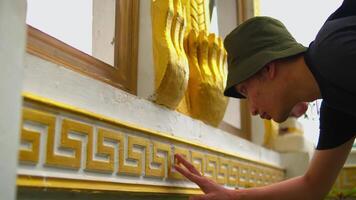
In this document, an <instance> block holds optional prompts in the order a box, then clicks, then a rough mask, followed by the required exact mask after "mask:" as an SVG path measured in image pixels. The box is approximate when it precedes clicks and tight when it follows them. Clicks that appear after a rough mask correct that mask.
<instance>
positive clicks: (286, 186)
mask: <svg viewBox="0 0 356 200" xmlns="http://www.w3.org/2000/svg"><path fill="white" fill-rule="evenodd" d="M224 45H225V48H226V50H227V53H228V65H229V74H228V81H227V88H226V90H225V95H226V96H230V97H235V98H246V99H247V101H248V103H249V107H250V110H251V112H252V114H254V115H257V114H259V115H260V116H261V117H262V118H265V119H273V120H275V121H277V122H282V121H284V120H285V119H286V118H287V117H288V115H289V114H290V111H291V110H292V108H293V107H294V106H295V105H296V104H298V103H299V102H310V101H314V100H316V99H323V102H322V105H321V109H320V137H319V142H318V145H317V148H316V151H315V154H314V157H313V159H312V161H311V163H310V166H309V168H308V170H307V172H306V173H305V175H303V176H300V177H296V178H293V179H290V180H286V181H283V182H280V183H277V184H273V185H269V186H265V187H259V188H251V189H241V190H229V189H226V188H224V187H222V186H219V185H218V184H216V183H215V182H213V181H211V180H209V179H207V178H205V177H203V176H201V175H200V173H199V172H198V171H197V170H196V169H195V168H194V167H193V166H192V165H191V164H190V163H189V162H187V161H186V160H185V159H184V158H183V157H182V156H180V155H176V160H177V163H178V164H176V165H175V168H176V170H177V171H179V172H180V173H181V174H183V175H184V176H185V177H187V178H188V179H189V180H191V181H193V182H195V183H196V184H197V185H199V187H200V188H201V189H202V191H203V192H204V193H205V194H204V195H200V196H194V197H191V199H194V200H213V199H236V200H240V199H241V200H244V199H264V200H267V199H281V200H288V199H297V200H300V199H303V200H306V199H311V200H318V199H323V198H324V197H325V196H326V194H327V193H328V192H329V190H330V189H331V187H332V185H333V183H334V181H335V179H336V178H337V175H338V173H339V171H340V169H341V168H342V166H343V164H344V162H345V160H346V158H347V155H348V153H349V152H350V149H351V147H352V144H353V142H354V139H355V135H356V1H355V0H345V1H344V2H343V4H342V5H341V7H340V8H339V9H338V10H336V11H335V12H334V13H333V14H332V15H331V16H330V17H329V18H328V19H327V21H326V22H325V24H324V25H323V27H322V28H321V30H320V31H319V33H318V35H317V37H316V38H315V40H314V41H313V42H312V43H311V44H310V46H309V48H305V47H303V46H302V45H301V44H299V43H297V42H296V41H295V40H294V38H293V37H292V36H291V35H290V34H289V32H288V31H287V30H286V28H285V27H284V26H283V24H282V23H281V22H279V21H277V20H275V19H272V18H269V17H255V18H252V19H250V20H247V21H246V22H245V23H243V24H242V25H240V26H239V27H237V28H236V29H235V30H233V31H232V32H231V33H230V34H229V35H228V36H227V37H226V39H225V41H224ZM180 164H182V165H184V166H185V168H183V167H182V166H181V165H180Z"/></svg>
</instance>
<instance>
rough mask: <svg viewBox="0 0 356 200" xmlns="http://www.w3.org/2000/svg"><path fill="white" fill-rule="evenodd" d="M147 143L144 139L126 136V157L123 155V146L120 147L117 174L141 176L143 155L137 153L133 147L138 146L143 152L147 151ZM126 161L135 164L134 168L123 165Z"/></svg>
mask: <svg viewBox="0 0 356 200" xmlns="http://www.w3.org/2000/svg"><path fill="white" fill-rule="evenodd" d="M148 144H149V143H148V141H147V140H146V139H144V138H140V137H135V136H128V137H127V147H126V149H127V157H125V154H124V148H125V146H124V145H122V146H121V145H120V162H119V173H123V174H129V175H135V176H141V175H142V162H143V156H144V155H145V153H141V152H137V151H135V150H134V147H135V146H136V147H137V146H138V147H140V148H144V150H143V151H147V148H148ZM146 159H147V158H146ZM126 160H130V161H134V162H136V166H133V165H127V164H125V161H126Z"/></svg>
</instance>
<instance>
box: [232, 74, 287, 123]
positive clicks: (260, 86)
mask: <svg viewBox="0 0 356 200" xmlns="http://www.w3.org/2000/svg"><path fill="white" fill-rule="evenodd" d="M266 73H268V72H266ZM277 81H278V80H276V79H270V78H268V77H267V78H266V77H265V76H264V75H263V74H262V75H259V76H253V77H251V78H250V79H248V80H246V81H244V82H242V83H240V84H238V85H236V86H235V89H236V90H237V91H238V92H240V93H241V94H242V95H244V96H245V97H246V100H247V101H248V105H249V109H250V111H251V114H252V115H260V117H261V118H263V119H268V120H270V119H273V120H274V121H276V122H283V121H285V120H286V119H287V117H288V116H289V113H290V112H291V110H292V108H293V106H294V105H291V103H289V102H290V101H289V98H288V92H285V91H286V90H285V88H284V87H283V84H278V83H276V82H277Z"/></svg>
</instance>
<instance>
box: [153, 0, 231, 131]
mask: <svg viewBox="0 0 356 200" xmlns="http://www.w3.org/2000/svg"><path fill="white" fill-rule="evenodd" d="M207 2H208V1H206V0H152V24H153V51H154V61H155V69H156V79H155V85H156V92H155V95H154V98H155V101H156V102H157V103H159V104H163V105H166V106H167V107H169V108H172V109H177V110H178V111H180V112H182V113H185V114H187V115H190V116H191V117H194V118H197V119H200V120H202V121H204V122H205V123H207V124H210V125H213V126H218V125H219V123H220V121H221V120H222V118H223V116H224V113H225V109H226V106H227V100H228V99H227V98H226V97H224V95H223V91H224V88H225V86H226V76H227V66H226V51H225V49H224V46H223V42H222V39H221V38H220V37H218V36H216V35H215V34H209V33H208V27H209V24H210V20H209V10H208V6H207V5H208V4H207ZM185 27H186V28H185ZM183 44H184V49H183V48H182V47H183ZM188 64H189V66H188ZM188 67H189V68H188ZM183 79H184V80H183ZM188 79H189V80H188ZM184 95H185V96H184ZM178 103H179V105H178Z"/></svg>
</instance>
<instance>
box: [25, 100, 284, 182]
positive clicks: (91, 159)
mask: <svg viewBox="0 0 356 200" xmlns="http://www.w3.org/2000/svg"><path fill="white" fill-rule="evenodd" d="M152 133H155V131H152ZM176 153H179V154H182V155H184V156H185V157H186V158H187V159H188V160H189V161H190V162H192V163H193V165H194V166H195V167H196V168H197V169H198V170H199V171H200V172H201V173H202V174H203V175H204V176H207V177H209V178H210V179H213V180H214V181H217V182H218V183H220V184H221V185H226V186H230V187H235V188H237V187H256V186H263V185H268V184H271V183H274V182H278V181H281V180H283V178H284V170H283V169H280V168H278V167H274V166H270V165H267V164H264V163H258V162H254V161H251V160H247V159H244V158H240V157H236V156H232V155H229V154H224V153H222V152H218V151H217V152H215V151H214V150H212V149H208V148H205V147H204V146H197V145H191V144H190V143H189V142H187V143H184V141H183V142H182V140H176V139H175V138H174V137H172V136H170V137H165V136H164V135H157V134H151V133H150V131H149V130H145V131H142V129H139V128H135V127H132V125H130V126H128V125H122V124H120V123H119V122H117V123H116V122H112V121H108V120H107V121H105V120H103V118H102V117H97V118H96V117H95V115H93V114H91V115H86V114H85V113H83V112H80V111H78V112H75V110H73V109H68V108H67V107H64V106H63V107H61V106H59V105H54V104H51V103H43V100H41V101H37V100H36V98H31V97H26V96H25V104H24V107H23V112H22V124H21V146H20V151H19V161H20V168H26V169H34V170H35V169H36V168H38V167H39V166H40V167H41V168H40V169H41V170H43V169H52V171H53V170H56V169H60V170H61V173H66V170H68V171H70V172H71V173H73V172H74V173H75V172H76V171H78V173H79V171H80V172H82V173H84V174H85V173H90V175H91V176H95V175H98V176H100V177H105V176H109V175H110V176H111V177H112V176H114V177H120V176H121V177H126V176H129V177H130V178H131V179H137V181H138V182H139V181H140V180H144V179H147V178H149V179H150V180H152V179H154V180H155V181H156V182H159V183H160V184H162V185H164V184H165V182H167V181H169V182H172V181H184V180H185V179H184V177H182V176H181V175H180V174H179V173H178V172H176V171H175V170H174V169H173V168H172V166H173V163H174V159H173V158H174V157H173V156H174V154H176ZM186 181H187V180H186ZM187 182H188V181H187Z"/></svg>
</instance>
